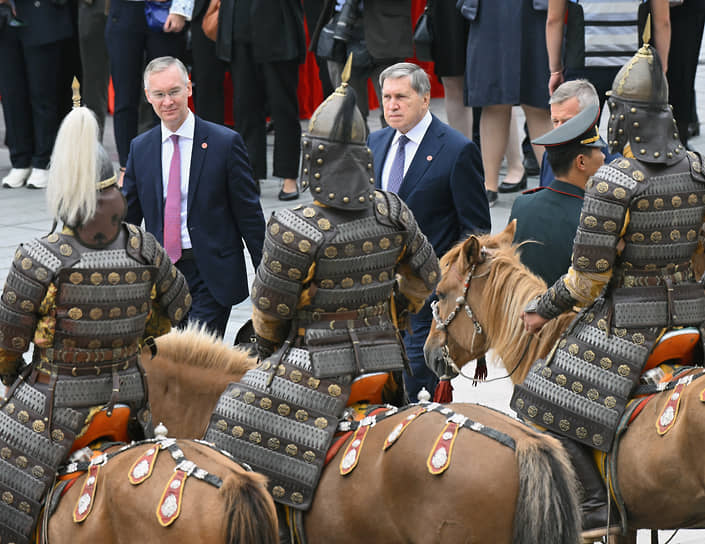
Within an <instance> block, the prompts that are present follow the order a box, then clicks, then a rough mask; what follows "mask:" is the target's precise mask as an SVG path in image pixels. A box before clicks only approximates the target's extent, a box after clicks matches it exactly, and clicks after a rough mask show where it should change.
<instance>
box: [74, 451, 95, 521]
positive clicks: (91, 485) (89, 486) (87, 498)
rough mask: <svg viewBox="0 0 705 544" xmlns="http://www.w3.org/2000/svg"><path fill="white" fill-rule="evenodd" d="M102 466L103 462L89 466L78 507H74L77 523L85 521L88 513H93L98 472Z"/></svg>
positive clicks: (77, 503)
mask: <svg viewBox="0 0 705 544" xmlns="http://www.w3.org/2000/svg"><path fill="white" fill-rule="evenodd" d="M101 466H102V464H100V465H91V466H90V467H89V468H88V475H87V476H86V481H85V482H83V489H81V493H80V494H79V496H78V501H77V502H76V507H75V508H74V509H73V521H74V522H75V523H81V522H83V521H85V520H86V518H87V517H88V514H90V513H91V509H92V508H93V503H94V502H95V500H94V499H95V490H96V488H97V487H98V473H99V472H100V467H101Z"/></svg>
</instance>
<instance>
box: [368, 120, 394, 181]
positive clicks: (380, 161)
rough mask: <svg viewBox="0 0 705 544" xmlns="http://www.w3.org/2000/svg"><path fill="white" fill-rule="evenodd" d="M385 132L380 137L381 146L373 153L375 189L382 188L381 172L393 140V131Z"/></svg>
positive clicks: (387, 130)
mask: <svg viewBox="0 0 705 544" xmlns="http://www.w3.org/2000/svg"><path fill="white" fill-rule="evenodd" d="M385 130H386V132H385V133H384V134H382V135H381V137H380V141H381V142H382V145H381V146H378V147H377V150H376V151H375V152H374V153H373V158H374V164H375V188H377V189H381V188H382V171H383V170H384V161H385V159H386V158H387V153H388V152H389V148H390V147H391V145H392V140H393V139H394V134H395V131H394V130H392V129H385Z"/></svg>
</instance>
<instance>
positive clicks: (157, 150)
mask: <svg viewBox="0 0 705 544" xmlns="http://www.w3.org/2000/svg"><path fill="white" fill-rule="evenodd" d="M145 157H148V159H147V160H146V161H145V164H147V165H149V166H148V168H149V170H148V174H147V175H148V178H147V179H152V180H154V182H153V183H152V186H153V187H154V201H155V202H156V203H157V205H156V206H155V208H156V209H157V210H158V212H159V224H160V225H163V224H164V175H163V172H162V128H161V125H157V126H156V127H154V128H153V129H152V135H151V137H150V138H149V139H147V149H146V153H145ZM152 157H157V159H156V160H154V159H153V158H152Z"/></svg>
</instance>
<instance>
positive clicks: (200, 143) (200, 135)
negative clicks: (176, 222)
mask: <svg viewBox="0 0 705 544" xmlns="http://www.w3.org/2000/svg"><path fill="white" fill-rule="evenodd" d="M194 117H195V121H196V126H195V128H194V131H193V149H192V150H191V168H190V169H189V173H188V204H187V208H186V213H187V214H188V213H189V212H190V211H191V204H192V203H193V199H194V197H195V195H196V187H197V186H198V182H199V181H200V179H201V170H202V169H203V163H204V162H205V159H206V152H207V150H208V143H207V142H208V133H207V130H206V127H205V125H204V124H203V122H202V121H201V119H200V118H198V117H196V116H194Z"/></svg>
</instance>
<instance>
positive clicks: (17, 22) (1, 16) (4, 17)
mask: <svg viewBox="0 0 705 544" xmlns="http://www.w3.org/2000/svg"><path fill="white" fill-rule="evenodd" d="M21 26H24V21H22V19H18V18H17V17H15V15H14V13H12V6H10V4H0V30H4V29H5V27H10V28H19V27H21Z"/></svg>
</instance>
